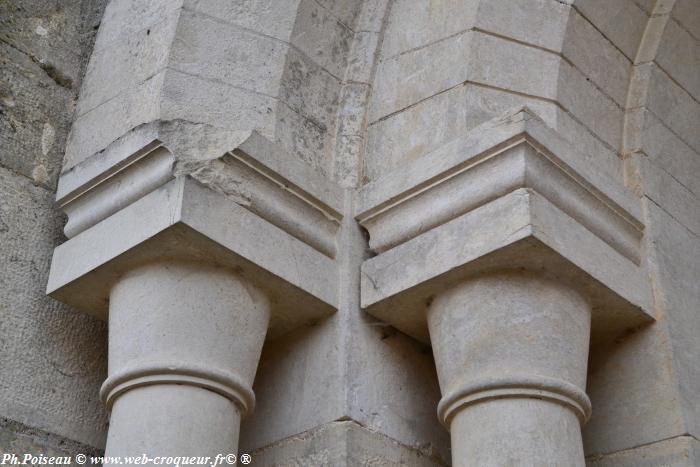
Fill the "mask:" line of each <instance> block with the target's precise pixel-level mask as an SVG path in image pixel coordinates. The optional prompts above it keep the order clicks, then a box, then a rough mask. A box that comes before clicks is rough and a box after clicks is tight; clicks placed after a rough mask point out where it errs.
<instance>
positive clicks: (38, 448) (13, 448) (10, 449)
mask: <svg viewBox="0 0 700 467" xmlns="http://www.w3.org/2000/svg"><path fill="white" fill-rule="evenodd" d="M5 453H7V454H18V453H21V454H25V453H28V454H34V455H38V454H43V455H45V456H57V457H58V456H60V457H68V458H69V459H70V460H69V462H68V463H67V464H65V465H71V466H74V465H81V464H78V463H76V462H75V457H74V456H75V455H76V454H85V455H87V456H91V455H94V456H101V455H102V451H100V450H97V449H95V448H94V447H91V446H88V445H85V444H80V443H76V442H75V441H71V440H67V439H65V438H62V437H60V436H56V435H54V434H52V433H49V432H45V431H41V430H37V429H35V428H30V427H28V426H26V425H22V424H20V423H18V422H16V421H13V420H8V419H6V418H0V455H2V454H5ZM18 457H19V458H20V460H21V459H22V456H18ZM27 465H35V464H33V463H31V462H29V463H27Z"/></svg>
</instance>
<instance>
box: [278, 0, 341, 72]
mask: <svg viewBox="0 0 700 467" xmlns="http://www.w3.org/2000/svg"><path fill="white" fill-rule="evenodd" d="M349 3H350V4H352V3H353V2H349ZM352 38H353V32H352V30H350V29H349V28H348V27H347V26H346V25H345V24H343V23H342V22H341V21H339V20H338V19H337V17H336V16H334V15H333V14H331V13H330V12H329V11H328V10H326V9H325V8H324V7H322V6H321V5H320V4H319V3H318V2H316V1H315V0H301V3H300V4H299V9H298V11H297V18H296V23H295V25H294V31H293V32H292V36H291V39H290V42H291V44H292V45H294V46H295V47H297V48H298V49H299V50H300V51H301V52H302V53H304V54H306V55H307V56H308V57H309V58H310V59H311V60H313V61H314V62H316V63H318V64H319V65H320V66H321V67H323V68H324V69H325V70H327V71H328V72H329V73H330V74H332V75H333V76H335V77H336V78H337V79H342V78H343V76H344V74H345V66H346V64H347V58H348V57H347V56H348V52H349V50H350V46H351V44H352Z"/></svg>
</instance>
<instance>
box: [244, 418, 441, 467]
mask: <svg viewBox="0 0 700 467" xmlns="http://www.w3.org/2000/svg"><path fill="white" fill-rule="evenodd" d="M250 455H251V457H252V459H253V462H252V463H251V464H250V465H253V466H266V467H268V466H269V467H295V466H302V465H314V466H323V467H326V466H328V467H330V466H339V467H345V466H347V467H350V466H373V465H377V466H379V465H409V466H415V467H429V466H430V467H433V466H442V465H449V464H446V463H443V462H441V461H440V460H439V459H436V458H433V457H430V456H426V455H424V454H422V453H420V452H418V451H415V450H413V449H411V448H408V447H406V446H404V445H402V444H400V443H398V442H396V441H395V440H393V439H391V438H387V437H385V436H383V435H381V434H379V433H376V432H372V431H370V430H368V429H367V428H365V427H363V426H361V425H359V424H357V423H355V422H352V421H337V422H333V423H329V424H326V425H322V426H320V427H317V428H315V429H313V430H309V431H308V432H306V433H304V434H302V435H297V436H293V437H290V438H287V439H284V440H282V441H280V442H278V443H275V444H273V445H271V446H268V447H265V448H263V449H260V450H256V451H252V452H250Z"/></svg>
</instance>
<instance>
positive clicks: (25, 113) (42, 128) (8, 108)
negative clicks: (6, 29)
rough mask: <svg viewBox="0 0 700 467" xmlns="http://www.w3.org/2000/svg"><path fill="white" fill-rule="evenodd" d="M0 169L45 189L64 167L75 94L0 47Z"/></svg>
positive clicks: (23, 56) (16, 53) (9, 49)
mask: <svg viewBox="0 0 700 467" xmlns="http://www.w3.org/2000/svg"><path fill="white" fill-rule="evenodd" d="M0 53H1V54H2V58H0V110H1V112H2V115H1V117H0V145H1V146H2V151H0V164H2V165H3V166H4V167H7V168H8V169H11V170H13V171H15V172H17V173H20V174H22V175H24V176H25V177H28V178H30V179H31V180H33V181H34V182H35V183H36V184H40V185H42V186H44V187H51V186H54V185H55V183H56V178H57V177H58V173H59V172H60V167H61V162H60V160H61V153H62V152H63V151H62V149H61V148H62V147H65V141H66V136H67V134H68V128H69V125H70V123H69V115H70V112H71V111H72V109H73V106H74V94H73V90H71V89H66V88H65V87H63V86H59V85H58V84H57V83H55V82H54V81H53V80H52V79H51V78H50V77H49V76H48V75H47V74H46V73H45V72H44V70H42V68H41V66H40V65H39V64H37V63H36V62H35V61H33V60H32V59H31V58H30V57H29V56H27V55H26V54H23V53H21V52H20V51H18V50H17V49H14V48H12V47H11V46H10V45H8V44H6V43H5V42H0Z"/></svg>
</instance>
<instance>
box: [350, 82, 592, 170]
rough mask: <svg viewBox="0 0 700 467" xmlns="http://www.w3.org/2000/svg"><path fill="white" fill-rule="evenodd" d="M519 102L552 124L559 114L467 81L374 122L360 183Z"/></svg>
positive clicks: (547, 105) (549, 107) (545, 105)
mask: <svg viewBox="0 0 700 467" xmlns="http://www.w3.org/2000/svg"><path fill="white" fill-rule="evenodd" d="M523 105H527V106H528V107H530V108H531V109H533V110H534V111H535V112H536V113H537V114H538V115H540V117H542V118H543V119H544V120H545V121H546V122H547V123H548V124H549V125H550V126H552V127H556V126H557V118H558V117H557V115H561V114H560V113H558V111H557V107H556V105H554V104H553V103H551V102H546V101H542V100H539V99H534V98H527V97H523V96H520V95H517V94H512V93H508V92H504V91H500V90H496V89H490V88H486V87H481V86H478V85H475V84H469V83H467V84H464V85H460V86H456V87H454V88H452V89H450V90H448V91H446V92H443V93H439V94H437V95H435V96H433V97H431V98H430V99H425V100H423V101H421V102H419V103H417V104H416V105H414V106H411V107H409V108H407V109H405V110H404V111H402V112H399V113H397V114H393V115H391V116H389V117H387V118H385V119H382V120H379V121H377V122H374V123H372V124H370V126H369V127H368V130H367V154H366V157H365V166H364V168H363V170H364V174H363V183H366V182H368V181H370V180H376V179H378V178H379V177H381V176H382V175H385V174H387V173H388V172H389V171H390V170H391V169H392V168H393V167H396V166H398V165H399V164H407V163H409V162H410V161H412V160H415V159H416V158H418V157H420V156H422V155H423V154H427V153H428V152H431V151H433V150H435V149H437V148H439V147H440V146H441V145H443V144H445V143H446V142H447V141H450V140H452V139H454V138H456V137H458V136H461V135H463V134H464V133H466V132H467V131H468V130H470V129H472V128H474V127H476V126H477V125H479V124H481V123H484V122H485V121H487V120H490V119H492V118H494V117H495V116H497V115H499V114H502V113H504V112H506V111H508V110H509V109H513V108H515V107H519V106H523ZM579 128H580V127H579ZM407 135H408V137H407ZM581 139H584V140H585V139H587V138H586V137H585V136H582V137H581Z"/></svg>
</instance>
